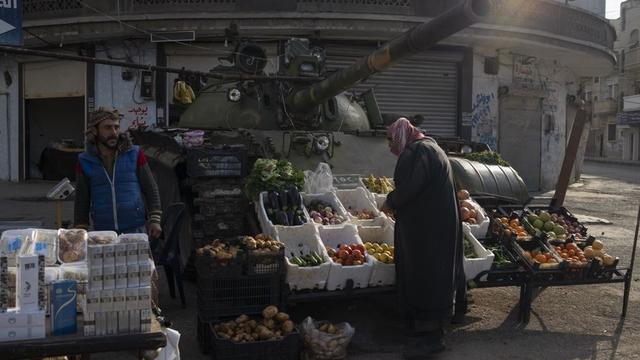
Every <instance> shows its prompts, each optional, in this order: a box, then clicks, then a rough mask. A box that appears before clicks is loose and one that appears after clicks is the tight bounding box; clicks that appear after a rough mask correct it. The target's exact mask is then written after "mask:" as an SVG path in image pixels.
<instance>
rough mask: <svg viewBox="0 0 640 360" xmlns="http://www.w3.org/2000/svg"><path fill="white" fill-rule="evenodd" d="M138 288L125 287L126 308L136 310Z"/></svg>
mask: <svg viewBox="0 0 640 360" xmlns="http://www.w3.org/2000/svg"><path fill="white" fill-rule="evenodd" d="M138 290H139V289H138V288H127V304H126V309H127V310H138Z"/></svg>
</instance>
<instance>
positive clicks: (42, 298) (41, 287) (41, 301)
mask: <svg viewBox="0 0 640 360" xmlns="http://www.w3.org/2000/svg"><path fill="white" fill-rule="evenodd" d="M44 261H45V257H44V255H38V310H41V311H42V310H46V309H47V306H48V305H49V303H50V301H49V297H48V294H47V283H46V281H45V275H46V273H45V269H46V265H45V262H44Z"/></svg>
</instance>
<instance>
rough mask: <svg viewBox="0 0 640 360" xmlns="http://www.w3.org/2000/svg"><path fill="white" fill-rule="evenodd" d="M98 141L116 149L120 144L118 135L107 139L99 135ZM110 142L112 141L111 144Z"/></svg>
mask: <svg viewBox="0 0 640 360" xmlns="http://www.w3.org/2000/svg"><path fill="white" fill-rule="evenodd" d="M111 140H114V141H111ZM98 142H99V143H100V144H101V145H103V146H105V147H107V148H109V149H115V148H116V147H117V146H118V137H117V136H111V137H108V138H106V139H105V138H103V137H101V136H98ZM109 142H112V144H110V143H109Z"/></svg>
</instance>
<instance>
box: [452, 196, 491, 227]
mask: <svg viewBox="0 0 640 360" xmlns="http://www.w3.org/2000/svg"><path fill="white" fill-rule="evenodd" d="M457 197H458V201H459V203H460V207H459V211H460V220H461V221H462V222H464V223H465V225H467V226H468V227H469V229H470V231H471V233H472V234H473V236H475V237H476V239H484V238H485V237H486V236H487V232H488V231H489V224H490V223H491V219H490V218H489V217H488V216H487V213H486V212H485V211H484V209H483V208H482V206H480V204H478V203H477V202H475V201H474V200H473V199H472V198H471V197H470V196H469V193H468V192H466V191H465V190H461V191H459V192H458V194H457Z"/></svg>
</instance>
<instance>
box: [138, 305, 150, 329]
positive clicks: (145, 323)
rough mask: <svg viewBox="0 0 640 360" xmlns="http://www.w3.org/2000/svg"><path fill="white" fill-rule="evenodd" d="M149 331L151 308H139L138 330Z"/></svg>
mask: <svg viewBox="0 0 640 360" xmlns="http://www.w3.org/2000/svg"><path fill="white" fill-rule="evenodd" d="M150 331H151V309H144V310H140V332H142V333H148V332H150Z"/></svg>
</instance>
